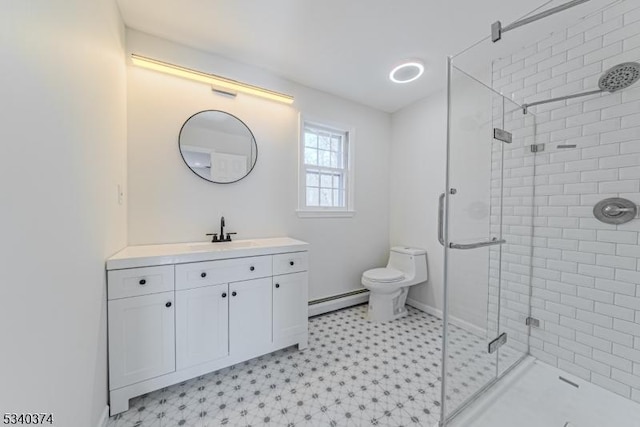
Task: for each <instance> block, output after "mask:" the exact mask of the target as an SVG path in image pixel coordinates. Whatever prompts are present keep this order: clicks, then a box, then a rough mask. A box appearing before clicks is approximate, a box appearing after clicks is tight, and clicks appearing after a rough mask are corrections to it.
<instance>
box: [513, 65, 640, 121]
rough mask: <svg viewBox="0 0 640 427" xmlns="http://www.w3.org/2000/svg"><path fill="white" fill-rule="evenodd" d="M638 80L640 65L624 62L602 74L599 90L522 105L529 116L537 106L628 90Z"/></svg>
mask: <svg viewBox="0 0 640 427" xmlns="http://www.w3.org/2000/svg"><path fill="white" fill-rule="evenodd" d="M638 80H640V63H638V62H624V63H622V64H618V65H615V66H613V67H611V68H609V69H608V70H607V71H605V72H604V74H602V76H600V80H598V87H599V89H596V90H592V91H589V92H582V93H575V94H573V95H565V96H561V97H558V98H551V99H545V100H544V101H536V102H531V103H528V104H522V111H523V112H524V113H525V114H527V111H528V109H529V107H533V106H535V105H541V104H547V103H549V102H556V101H564V100H567V99H573V98H580V97H582V96H587V95H597V94H599V93H603V92H609V93H614V92H617V91H619V90H622V89H626V88H628V87H629V86H631V85H632V84H634V83H636V82H637V81H638Z"/></svg>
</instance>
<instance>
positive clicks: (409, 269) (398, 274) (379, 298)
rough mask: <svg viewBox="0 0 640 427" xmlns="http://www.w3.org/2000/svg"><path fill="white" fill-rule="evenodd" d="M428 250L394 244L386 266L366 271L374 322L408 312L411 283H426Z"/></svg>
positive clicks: (370, 309) (364, 282) (365, 280)
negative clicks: (406, 304)
mask: <svg viewBox="0 0 640 427" xmlns="http://www.w3.org/2000/svg"><path fill="white" fill-rule="evenodd" d="M427 277H428V275H427V252H426V251H425V250H424V249H418V248H408V247H405V246H394V247H393V248H391V252H390V253H389V262H388V263H387V266H386V267H385V268H374V269H372V270H367V271H365V272H364V273H363V274H362V285H363V286H364V287H365V288H367V289H368V290H369V292H370V293H369V310H368V313H367V317H368V318H369V320H372V321H374V322H385V321H388V320H394V319H398V318H399V317H402V316H404V315H406V314H407V309H406V308H405V306H404V303H405V302H406V301H407V294H408V293H409V286H413V285H417V284H418V283H422V282H426V280H427Z"/></svg>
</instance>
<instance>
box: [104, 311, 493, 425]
mask: <svg viewBox="0 0 640 427" xmlns="http://www.w3.org/2000/svg"><path fill="white" fill-rule="evenodd" d="M408 310H409V312H408V315H407V316H406V317H404V318H402V319H400V320H397V321H394V322H386V323H372V322H369V321H367V320H365V314H366V305H362V306H356V307H351V308H348V309H345V310H341V311H337V312H333V313H328V314H325V315H322V316H317V317H314V318H312V319H309V347H308V348H307V349H306V350H304V351H298V350H297V349H296V348H295V347H291V348H287V349H284V350H280V351H276V352H274V353H271V354H268V355H265V356H262V357H258V358H256V359H252V360H250V361H247V362H243V363H240V364H238V365H235V366H233V367H229V368H225V369H222V370H220V371H217V372H213V373H211V374H208V375H205V376H202V377H198V378H196V379H193V380H189V381H186V382H184V383H181V384H177V385H174V386H171V387H167V388H164V389H162V390H158V391H155V392H153V393H149V394H147V395H144V396H141V397H138V398H135V399H132V400H131V402H130V403H131V406H130V409H129V410H128V411H127V412H124V413H122V414H119V415H117V416H115V417H112V418H111V419H110V420H109V422H108V424H107V426H108V427H174V426H186V427H214V426H234V427H235V426H296V427H298V426H341V427H342V426H373V425H377V426H394V427H398V426H424V427H432V426H436V425H437V424H438V421H439V419H440V408H441V403H440V393H441V392H440V386H441V382H440V375H441V351H442V350H441V346H442V324H441V321H440V320H439V319H438V318H436V317H434V316H431V315H429V314H426V313H423V312H421V311H419V310H416V309H414V308H411V307H408ZM451 337H452V339H455V342H456V344H455V347H453V349H455V351H454V352H452V353H451V354H450V360H449V364H450V372H452V373H454V375H453V376H451V377H450V378H449V381H450V390H451V395H450V396H448V398H447V399H448V401H449V403H448V405H449V408H452V405H453V406H455V405H456V404H458V403H461V402H462V401H464V400H465V399H466V398H468V397H469V396H470V395H471V394H472V393H473V392H474V391H475V390H477V389H479V388H480V387H481V386H482V384H484V382H485V381H486V378H485V375H490V373H491V372H495V369H496V367H495V360H496V359H495V355H494V356H493V357H486V356H484V355H485V354H486V340H485V339H484V338H479V337H476V336H474V335H473V334H471V333H469V332H467V331H465V330H463V329H460V328H457V327H455V326H451ZM485 373H486V374H485ZM480 374H482V375H480Z"/></svg>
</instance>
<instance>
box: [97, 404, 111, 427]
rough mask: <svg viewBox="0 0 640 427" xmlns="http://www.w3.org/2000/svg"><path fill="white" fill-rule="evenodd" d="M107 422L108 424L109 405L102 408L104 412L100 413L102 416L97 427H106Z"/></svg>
mask: <svg viewBox="0 0 640 427" xmlns="http://www.w3.org/2000/svg"><path fill="white" fill-rule="evenodd" d="M107 422H109V405H107V406H105V407H104V411H102V416H101V417H100V420H99V421H98V427H107Z"/></svg>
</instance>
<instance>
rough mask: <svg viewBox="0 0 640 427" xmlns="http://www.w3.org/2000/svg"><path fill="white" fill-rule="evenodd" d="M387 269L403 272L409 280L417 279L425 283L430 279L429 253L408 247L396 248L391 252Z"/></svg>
mask: <svg viewBox="0 0 640 427" xmlns="http://www.w3.org/2000/svg"><path fill="white" fill-rule="evenodd" d="M387 267H391V268H395V269H396V270H400V271H402V272H403V273H404V274H405V277H406V278H407V279H409V278H415V279H416V280H419V281H420V282H424V281H426V280H427V278H428V274H427V251H425V250H424V249H420V248H411V247H408V246H394V247H392V248H391V252H389V262H388V263H387Z"/></svg>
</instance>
